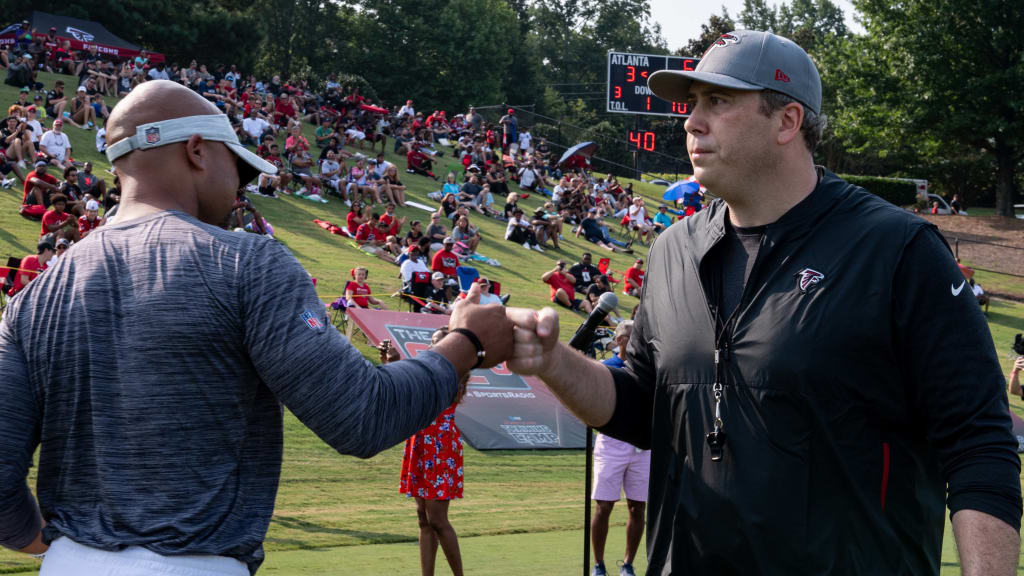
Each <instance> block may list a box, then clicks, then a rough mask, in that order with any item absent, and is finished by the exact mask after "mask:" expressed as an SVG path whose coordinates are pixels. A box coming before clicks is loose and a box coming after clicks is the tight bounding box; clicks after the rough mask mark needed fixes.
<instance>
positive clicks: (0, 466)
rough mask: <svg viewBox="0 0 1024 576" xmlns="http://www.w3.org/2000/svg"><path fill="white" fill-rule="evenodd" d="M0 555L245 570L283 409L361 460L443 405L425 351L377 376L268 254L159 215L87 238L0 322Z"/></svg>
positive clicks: (268, 502) (258, 240)
mask: <svg viewBox="0 0 1024 576" xmlns="http://www.w3.org/2000/svg"><path fill="white" fill-rule="evenodd" d="M0 375H2V376H0V544H3V545H5V546H9V547H12V548H20V547H24V546H26V545H28V544H29V542H30V541H31V539H32V537H33V536H34V534H35V533H36V532H37V530H38V526H39V515H38V512H37V511H36V508H35V506H34V505H33V502H32V498H31V493H30V492H29V489H28V486H27V484H26V475H27V473H28V469H29V467H30V466H31V464H32V455H33V452H34V451H35V449H36V447H37V446H39V447H40V456H39V480H38V484H37V490H36V494H37V496H38V501H39V507H40V509H41V511H42V516H43V517H44V518H45V519H46V522H47V525H46V528H45V529H44V539H45V540H46V541H48V542H49V541H52V540H54V539H56V538H57V537H58V536H60V535H66V536H68V537H69V538H71V539H72V540H74V541H76V542H79V543H81V544H84V545H87V546H93V547H96V548H102V549H106V550H117V549H121V548H124V547H126V546H132V545H137V546H143V547H145V548H148V549H150V550H152V551H154V552H157V553H160V554H165V555H175V554H217V555H226V556H231V557H235V558H238V559H239V560H241V561H243V562H245V563H247V564H248V565H249V568H250V571H251V572H255V571H256V568H257V567H258V566H259V564H260V562H261V561H262V559H263V549H262V542H263V538H264V536H265V534H266V531H267V526H268V524H269V523H270V517H271V514H272V512H273V508H274V497H275V494H276V491H277V483H278V476H279V474H280V469H281V449H282V438H281V437H282V425H281V417H282V409H281V404H284V405H285V406H287V407H288V408H289V409H290V410H291V411H292V412H293V413H295V415H296V416H297V417H298V418H299V419H300V420H301V421H302V422H303V423H305V424H306V425H307V426H309V427H310V428H311V429H312V430H313V431H314V432H316V434H317V435H318V436H319V437H320V438H322V439H323V440H324V441H325V442H327V443H328V444H330V445H331V446H332V447H333V448H335V449H336V450H337V451H338V452H340V453H342V454H352V455H356V456H359V457H370V456H372V455H374V454H376V453H377V452H380V451H381V450H384V449H386V448H388V447H390V446H393V445H394V444H396V443H398V442H400V441H401V440H403V439H404V438H406V437H408V436H410V435H412V434H414V433H415V432H416V431H418V430H420V429H421V428H423V427H425V426H426V425H428V424H430V422H431V421H432V420H433V419H434V418H435V417H436V416H437V415H438V414H439V413H440V412H441V411H442V410H444V409H445V408H446V407H448V406H449V405H451V403H452V400H453V398H454V396H455V393H456V388H457V381H456V373H455V370H454V368H453V367H452V365H451V364H450V363H449V362H448V361H447V360H446V359H444V358H443V357H442V356H440V355H439V354H436V353H433V352H426V353H424V354H421V355H419V356H418V357H417V358H416V359H415V360H411V361H403V362H398V363H395V364H390V365H388V366H386V367H376V366H374V365H372V364H371V363H370V362H368V361H366V360H365V359H364V358H363V357H362V355H361V354H360V353H359V352H358V351H357V350H356V349H355V348H353V347H352V346H351V345H350V344H349V343H348V341H346V340H345V339H344V338H343V337H342V336H341V335H340V334H338V332H337V330H335V329H334V328H333V327H332V326H330V325H329V323H328V321H327V319H326V318H325V312H324V305H323V304H322V303H321V302H320V300H319V299H318V298H317V295H316V293H315V292H314V290H313V285H312V283H311V282H310V279H309V276H308V275H307V274H306V272H305V270H303V269H302V267H301V266H300V265H299V263H298V262H297V261H296V260H295V258H294V257H292V256H291V254H290V253H289V252H288V251H287V250H286V249H285V248H284V247H282V246H281V245H280V244H278V243H276V242H273V241H270V240H268V239H266V238H264V237H261V236H257V235H254V234H238V233H234V232H227V231H224V230H220V229H218V228H214V227H211V226H208V225H205V224H203V223H201V222H199V221H198V220H196V219H194V218H192V217H190V216H188V215H186V214H183V213H180V212H165V213H161V214H156V215H153V216H149V217H146V218H141V219H138V220H134V221H130V222H124V223H118V224H113V225H109V226H104V227H102V228H99V229H97V230H96V231H94V232H93V233H92V234H90V235H89V237H88V238H87V239H85V240H84V241H82V242H80V243H78V244H76V245H75V246H74V247H73V248H71V250H69V252H68V253H67V254H66V255H65V256H63V257H62V258H61V259H60V261H59V263H58V264H57V265H56V266H54V267H51V268H50V269H49V270H47V271H46V273H44V274H42V275H40V276H39V277H38V278H37V279H35V280H33V281H32V283H31V284H30V285H29V286H28V287H27V288H26V289H25V290H24V291H22V293H21V294H19V295H18V296H17V297H16V298H14V299H13V300H12V302H11V305H10V306H9V307H8V308H7V310H6V312H5V313H4V317H3V321H2V322H0Z"/></svg>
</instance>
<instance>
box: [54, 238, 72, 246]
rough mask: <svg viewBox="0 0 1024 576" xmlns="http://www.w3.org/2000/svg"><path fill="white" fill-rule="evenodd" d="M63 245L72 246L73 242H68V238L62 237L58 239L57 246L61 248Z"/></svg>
mask: <svg viewBox="0 0 1024 576" xmlns="http://www.w3.org/2000/svg"><path fill="white" fill-rule="evenodd" d="M61 246H71V242H68V239H67V238H61V239H60V240H57V247H58V248H60V247H61Z"/></svg>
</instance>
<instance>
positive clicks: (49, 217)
mask: <svg viewBox="0 0 1024 576" xmlns="http://www.w3.org/2000/svg"><path fill="white" fill-rule="evenodd" d="M50 202H51V207H50V209H49V210H47V211H46V213H45V214H43V225H42V226H41V227H40V232H39V235H40V236H46V235H47V234H51V233H52V234H53V235H54V236H55V237H63V238H67V239H68V240H71V241H73V242H78V241H79V240H81V238H82V237H81V235H80V234H79V233H78V226H77V224H78V221H77V220H75V219H74V218H73V217H72V216H71V214H70V213H68V212H65V211H64V209H65V208H67V205H68V199H67V197H66V196H64V195H63V194H54V195H53V198H51V199H50ZM65 229H66V230H65Z"/></svg>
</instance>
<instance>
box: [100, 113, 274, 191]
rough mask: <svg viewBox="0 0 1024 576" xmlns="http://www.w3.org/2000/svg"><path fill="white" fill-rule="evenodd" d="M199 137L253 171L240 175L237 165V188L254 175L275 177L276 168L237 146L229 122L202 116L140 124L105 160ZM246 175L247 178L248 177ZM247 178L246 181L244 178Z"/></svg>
mask: <svg viewBox="0 0 1024 576" xmlns="http://www.w3.org/2000/svg"><path fill="white" fill-rule="evenodd" d="M193 134H198V135H200V136H202V137H203V139H204V140H212V141H214V142H223V143H224V145H225V146H227V147H228V148H229V149H231V151H232V152H234V153H235V156H237V157H238V159H239V160H242V161H243V162H245V164H247V165H248V166H249V167H251V168H252V169H253V171H251V172H250V171H243V170H242V168H243V166H242V165H241V164H239V166H238V168H239V170H238V176H239V180H240V181H239V184H245V183H247V182H249V181H250V180H252V179H253V178H255V177H256V173H257V172H264V173H267V174H276V173H277V167H276V166H274V165H273V164H271V163H270V162H267V161H266V160H264V159H262V158H260V157H259V156H257V155H255V154H253V153H252V152H249V151H248V150H246V149H245V146H242V145H241V144H240V143H239V142H238V136H237V135H236V134H235V130H234V128H232V127H231V121H230V120H228V117H227V116H226V115H224V114H203V115H200V116H184V117H181V118H171V119H169V120H161V121H159V122H150V123H149V124H143V125H141V126H139V127H137V128H136V129H135V134H134V135H132V136H129V137H127V138H122V139H120V140H118V141H117V142H114V143H113V144H108V145H107V160H109V161H110V163H111V164H113V163H114V160H117V159H118V158H120V157H121V156H124V155H125V154H128V153H129V152H131V151H133V150H148V149H150V148H157V147H160V146H164V145H166V144H174V143H175V142H184V141H186V140H188V139H189V138H191V137H192V135H193ZM247 173H248V174H247ZM246 176H248V178H247V177H246Z"/></svg>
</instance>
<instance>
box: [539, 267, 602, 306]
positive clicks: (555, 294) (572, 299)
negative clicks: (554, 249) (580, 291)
mask: <svg viewBox="0 0 1024 576" xmlns="http://www.w3.org/2000/svg"><path fill="white" fill-rule="evenodd" d="M540 279H541V280H542V281H543V282H544V283H545V284H547V285H548V286H551V301H552V302H554V303H555V304H558V305H560V306H564V307H565V308H568V309H570V310H582V311H583V312H585V313H587V314H590V311H591V310H592V308H591V306H590V302H589V301H587V300H580V299H579V298H577V297H576V288H575V285H576V277H575V276H573V275H572V274H569V273H568V272H566V271H565V261H564V260H559V261H558V263H557V264H555V268H554V269H552V270H548V271H547V272H545V273H544V275H543V276H541V277H540Z"/></svg>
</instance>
